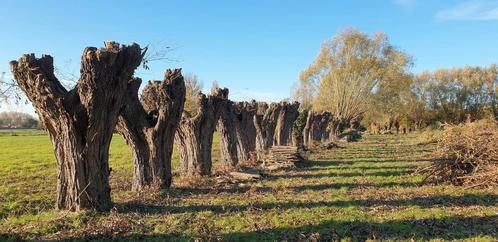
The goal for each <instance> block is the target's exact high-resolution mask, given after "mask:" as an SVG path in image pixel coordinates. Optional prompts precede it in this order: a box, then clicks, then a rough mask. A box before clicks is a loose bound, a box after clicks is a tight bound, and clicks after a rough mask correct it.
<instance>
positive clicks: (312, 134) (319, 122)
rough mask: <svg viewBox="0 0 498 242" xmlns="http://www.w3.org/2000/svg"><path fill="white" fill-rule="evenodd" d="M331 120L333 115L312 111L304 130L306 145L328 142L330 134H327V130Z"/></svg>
mask: <svg viewBox="0 0 498 242" xmlns="http://www.w3.org/2000/svg"><path fill="white" fill-rule="evenodd" d="M331 118H332V114H331V113H330V112H320V113H317V112H313V111H310V112H309V114H308V119H307V120H306V126H305V128H304V130H303V137H304V144H305V145H307V146H311V145H313V144H314V143H320V142H323V141H326V140H328V138H329V132H327V128H328V126H329V122H330V121H331Z"/></svg>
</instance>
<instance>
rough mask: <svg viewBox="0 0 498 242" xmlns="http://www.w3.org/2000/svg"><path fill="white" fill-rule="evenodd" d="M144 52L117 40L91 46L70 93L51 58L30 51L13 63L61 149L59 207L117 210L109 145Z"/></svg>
mask: <svg viewBox="0 0 498 242" xmlns="http://www.w3.org/2000/svg"><path fill="white" fill-rule="evenodd" d="M144 53H145V52H144V51H142V49H141V48H140V46H139V45H137V44H132V45H127V46H124V45H119V44H118V43H115V42H111V41H108V42H106V43H105V48H102V49H97V48H94V47H88V48H86V49H85V50H84V51H83V56H82V58H81V71H80V72H81V76H80V79H79V81H78V83H77V85H76V87H75V88H74V89H73V90H70V91H68V90H66V89H65V88H64V87H63V86H62V85H61V83H60V82H59V80H58V79H57V78H56V77H55V75H54V65H53V58H52V57H51V56H48V55H44V56H42V57H41V58H35V55H34V54H27V55H24V56H22V57H21V58H20V59H19V60H18V61H12V62H11V63H10V66H11V70H12V73H13V74H14V78H15V79H16V81H17V83H18V84H19V87H20V88H21V89H22V90H23V92H24V93H26V96H27V97H28V99H29V100H30V101H31V102H32V103H33V106H34V107H35V109H36V111H37V113H38V115H39V116H40V118H41V120H42V121H43V123H44V124H45V126H46V128H47V131H48V133H49V135H50V138H51V140H52V143H53V145H54V147H55V155H56V159H57V203H56V207H57V208H59V209H69V210H80V209H86V208H89V209H96V210H99V211H106V210H108V209H110V208H111V206H112V202H111V193H110V192H111V188H110V186H109V175H110V169H109V163H108V158H109V145H110V142H111V138H112V132H113V130H114V127H115V126H116V122H117V119H118V115H119V110H120V109H121V107H122V105H123V99H124V97H125V93H126V89H127V86H128V82H129V81H130V80H131V78H132V76H133V72H134V70H135V69H136V68H137V67H138V66H139V65H140V63H141V61H142V58H143V55H144Z"/></svg>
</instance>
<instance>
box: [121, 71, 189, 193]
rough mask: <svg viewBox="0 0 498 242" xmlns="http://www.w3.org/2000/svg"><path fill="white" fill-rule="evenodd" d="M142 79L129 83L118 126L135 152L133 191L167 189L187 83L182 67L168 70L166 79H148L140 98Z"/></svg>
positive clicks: (133, 152)
mask: <svg viewBox="0 0 498 242" xmlns="http://www.w3.org/2000/svg"><path fill="white" fill-rule="evenodd" d="M141 82H142V81H141V80H140V79H139V78H135V79H133V80H132V81H131V82H130V84H129V88H128V93H127V97H126V100H125V103H124V108H123V109H122V111H121V115H120V116H119V119H118V125H117V126H116V129H117V131H118V132H119V133H121V135H123V137H124V139H125V140H126V143H127V144H128V146H129V147H130V150H131V152H132V154H133V158H134V163H135V164H134V173H133V182H132V188H133V190H134V191H143V190H144V189H148V188H152V189H164V188H168V187H170V186H171V179H172V175H171V155H172V153H173V140H174V136H175V131H176V128H177V127H178V123H179V122H180V116H181V114H182V112H183V105H184V102H185V83H184V81H183V76H182V74H181V69H175V70H169V69H168V70H166V73H165V77H164V81H154V82H149V83H148V84H147V85H146V86H145V88H144V91H143V93H142V96H141V100H139V98H138V89H139V87H140V84H141Z"/></svg>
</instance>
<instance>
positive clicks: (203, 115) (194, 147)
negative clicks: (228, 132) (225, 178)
mask: <svg viewBox="0 0 498 242" xmlns="http://www.w3.org/2000/svg"><path fill="white" fill-rule="evenodd" d="M227 97H228V89H226V88H225V89H219V88H217V89H216V90H214V91H213V93H212V94H211V95H209V96H207V97H206V95H204V94H202V93H199V96H198V105H199V106H198V110H197V114H196V115H195V116H194V117H189V115H188V114H187V113H185V112H184V113H183V115H182V118H181V121H180V124H179V126H178V129H177V132H176V134H175V144H176V145H177V147H178V151H179V152H180V161H181V173H182V174H183V175H184V176H194V177H195V176H209V175H211V167H212V160H211V148H212V145H213V133H214V131H215V128H216V125H217V122H218V118H219V115H220V109H221V108H222V107H223V106H224V102H226V101H227Z"/></svg>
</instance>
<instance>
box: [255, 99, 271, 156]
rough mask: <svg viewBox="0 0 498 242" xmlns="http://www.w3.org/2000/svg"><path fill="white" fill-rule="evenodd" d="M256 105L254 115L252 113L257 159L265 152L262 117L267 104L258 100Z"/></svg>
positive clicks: (264, 132) (264, 131) (264, 133)
mask: <svg viewBox="0 0 498 242" xmlns="http://www.w3.org/2000/svg"><path fill="white" fill-rule="evenodd" d="M257 105H258V108H257V111H256V115H254V117H253V123H254V128H255V130H256V140H255V148H256V156H257V159H258V160H261V159H262V158H263V155H264V154H265V152H266V149H265V146H266V141H265V140H266V130H265V129H263V117H264V116H265V113H266V110H267V109H268V104H267V103H265V102H258V104H257Z"/></svg>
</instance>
